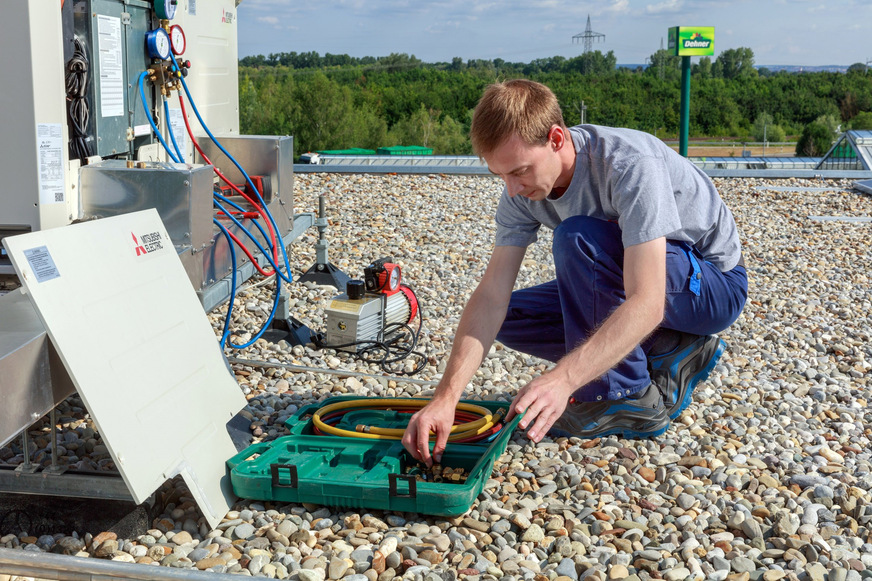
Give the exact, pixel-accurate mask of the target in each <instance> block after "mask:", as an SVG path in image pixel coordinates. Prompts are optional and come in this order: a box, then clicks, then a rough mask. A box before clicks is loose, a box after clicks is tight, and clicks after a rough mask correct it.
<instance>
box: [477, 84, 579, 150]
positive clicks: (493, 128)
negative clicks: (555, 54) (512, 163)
mask: <svg viewBox="0 0 872 581" xmlns="http://www.w3.org/2000/svg"><path fill="white" fill-rule="evenodd" d="M554 125H558V126H560V127H565V125H564V122H563V112H562V111H561V110H560V104H559V103H558V102H557V97H555V96H554V93H552V92H551V89H549V88H548V87H546V86H545V85H543V84H541V83H536V82H533V81H528V80H526V79H515V80H511V81H505V82H502V83H495V84H493V85H490V86H489V87H488V88H487V89H485V92H484V95H482V97H481V100H480V101H479V102H478V105H476V107H475V111H474V112H473V114H472V127H471V128H470V132H469V137H470V140H471V141H472V149H473V151H474V152H475V153H476V155H478V156H479V157H484V156H485V155H488V154H489V153H491V152H493V151H494V150H495V149H496V148H497V147H499V146H500V145H502V144H503V143H504V142H505V141H506V140H507V139H510V138H511V137H512V135H518V136H519V137H520V138H521V141H523V142H524V143H526V144H527V145H544V144H545V143H547V141H548V134H549V132H550V131H551V127H552V126H554Z"/></svg>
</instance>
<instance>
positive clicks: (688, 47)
mask: <svg viewBox="0 0 872 581" xmlns="http://www.w3.org/2000/svg"><path fill="white" fill-rule="evenodd" d="M669 52H670V53H672V54H674V55H675V56H680V57H681V121H680V123H679V126H678V153H679V154H681V155H682V156H684V157H687V141H688V135H689V133H690V57H692V56H713V55H714V54H715V29H714V27H713V26H673V27H672V28H670V29H669Z"/></svg>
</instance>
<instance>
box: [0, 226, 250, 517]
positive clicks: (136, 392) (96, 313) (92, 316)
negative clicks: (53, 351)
mask: <svg viewBox="0 0 872 581" xmlns="http://www.w3.org/2000/svg"><path fill="white" fill-rule="evenodd" d="M4 244H5V246H6V248H7V250H8V251H9V254H10V256H11V258H12V262H13V264H14V266H15V269H16V271H17V272H18V275H19V277H20V279H21V282H22V284H23V287H24V289H25V292H26V293H27V294H28V295H29V296H30V297H31V300H32V301H33V304H34V306H35V307H36V310H37V312H38V314H39V317H40V318H41V319H42V322H43V324H44V325H45V327H46V330H47V331H48V334H49V336H50V337H51V339H52V341H53V342H54V345H55V346H56V347H57V350H58V353H59V354H60V357H61V359H62V360H63V363H64V365H65V366H66V368H67V371H68V372H69V374H70V377H72V379H73V383H74V384H75V386H76V389H77V390H78V392H79V395H80V396H81V397H82V400H83V401H84V402H85V405H86V406H87V408H88V411H89V412H90V413H91V416H92V417H93V418H94V422H95V424H96V425H97V429H98V431H99V432H100V434H101V435H102V436H103V440H104V442H105V443H106V446H107V447H108V448H109V452H110V454H111V456H112V458H113V460H114V461H115V463H116V465H117V466H118V469H119V471H120V472H121V475H122V477H123V478H124V481H125V483H126V484H127V486H128V488H129V489H130V492H131V494H132V495H133V498H134V499H135V500H136V502H144V501H145V500H146V499H147V498H148V497H149V496H150V495H151V494H152V493H153V492H154V491H155V490H156V489H157V488H158V487H159V486H160V485H161V484H163V482H164V481H165V480H166V479H168V478H171V477H173V476H175V475H177V474H179V473H181V474H182V475H183V477H184V479H185V482H186V483H187V485H188V487H189V488H190V490H191V492H192V494H193V496H194V498H195V499H196V501H197V503H198V505H199V506H200V509H201V510H202V511H203V514H204V515H205V516H206V519H207V520H208V522H209V524H210V525H211V526H212V527H213V528H214V527H215V526H216V525H217V524H218V523H219V522H220V519H221V518H222V517H223V516H224V515H225V514H226V512H227V510H228V508H229V506H230V503H231V501H232V499H233V493H232V489H231V486H230V479H229V476H228V475H227V472H226V469H225V461H226V460H227V459H228V458H230V457H231V456H233V455H234V454H235V453H236V448H235V447H234V446H233V443H232V442H231V440H230V437H229V435H228V434H227V430H226V427H225V425H226V423H227V422H228V421H229V420H230V418H231V417H233V416H234V415H235V414H236V412H238V411H239V410H240V409H242V407H243V406H244V405H245V403H246V402H245V398H244V397H243V396H242V394H241V393H240V391H239V386H238V385H237V384H236V381H235V380H234V379H233V377H232V376H231V375H230V373H229V372H228V370H227V367H226V365H225V363H224V360H223V357H222V354H221V351H220V349H219V347H218V342H217V340H216V338H215V333H214V332H213V330H212V328H211V326H210V324H209V322H208V320H207V318H206V315H205V313H204V312H203V309H202V307H201V306H200V302H199V301H198V300H197V295H196V294H195V293H194V290H193V288H192V287H191V283H190V281H189V280H188V276H187V274H185V270H184V268H183V267H182V263H181V261H180V260H179V258H178V256H177V254H176V250H175V248H174V247H173V245H172V243H171V242H170V238H169V236H168V234H167V232H166V230H165V229H164V226H163V223H162V222H161V220H160V218H159V217H158V214H157V212H156V211H155V210H145V211H142V212H136V213H133V214H126V215H123V216H118V217H114V218H105V219H102V220H95V221H92V222H86V223H82V224H75V225H71V226H68V227H66V228H57V229H53V230H44V231H41V232H34V233H31V234H23V235H20V236H14V237H10V238H6V239H5V240H4Z"/></svg>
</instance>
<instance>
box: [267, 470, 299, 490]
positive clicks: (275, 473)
mask: <svg viewBox="0 0 872 581" xmlns="http://www.w3.org/2000/svg"><path fill="white" fill-rule="evenodd" d="M269 470H270V473H271V475H272V485H273V488H297V484H298V482H299V480H298V478H297V467H296V465H294V464H270V465H269ZM280 470H287V473H288V481H289V483H288V484H283V483H282V481H281V474H280V472H279V471H280Z"/></svg>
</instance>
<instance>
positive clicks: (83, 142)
mask: <svg viewBox="0 0 872 581" xmlns="http://www.w3.org/2000/svg"><path fill="white" fill-rule="evenodd" d="M65 80H66V91H67V101H68V102H69V105H68V107H67V113H68V115H69V121H70V128H71V129H72V135H71V136H70V156H71V157H72V158H73V159H85V158H87V157H90V156H91V155H93V154H92V153H91V146H90V144H89V143H88V119H89V116H90V112H89V110H88V100H87V99H86V98H85V96H86V95H87V92H88V55H87V54H86V53H85V46H84V45H83V44H82V41H80V40H79V39H78V38H76V39H75V50H74V51H73V57H72V58H71V59H70V60H69V62H68V63H67V71H66V78H65Z"/></svg>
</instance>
